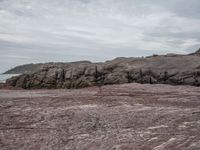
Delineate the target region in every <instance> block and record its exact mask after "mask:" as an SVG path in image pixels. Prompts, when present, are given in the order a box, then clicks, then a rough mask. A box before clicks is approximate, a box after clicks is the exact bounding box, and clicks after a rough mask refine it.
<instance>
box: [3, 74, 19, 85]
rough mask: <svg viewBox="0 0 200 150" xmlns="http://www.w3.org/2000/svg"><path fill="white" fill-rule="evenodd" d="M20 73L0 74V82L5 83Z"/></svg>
mask: <svg viewBox="0 0 200 150" xmlns="http://www.w3.org/2000/svg"><path fill="white" fill-rule="evenodd" d="M18 75H19V74H0V83H5V82H6V80H7V79H9V78H11V77H14V76H18Z"/></svg>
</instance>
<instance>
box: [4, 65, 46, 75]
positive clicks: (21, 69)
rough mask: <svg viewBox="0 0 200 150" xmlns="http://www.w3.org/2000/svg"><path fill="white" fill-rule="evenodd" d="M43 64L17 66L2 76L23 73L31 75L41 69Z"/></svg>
mask: <svg viewBox="0 0 200 150" xmlns="http://www.w3.org/2000/svg"><path fill="white" fill-rule="evenodd" d="M42 65H43V64H41V63H40V64H26V65H21V66H17V67H15V68H12V69H10V70H8V71H6V72H5V73H4V74H23V73H33V72H35V71H37V70H39V69H40V68H41V67H42Z"/></svg>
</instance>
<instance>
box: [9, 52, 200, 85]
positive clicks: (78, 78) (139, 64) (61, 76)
mask: <svg viewBox="0 0 200 150" xmlns="http://www.w3.org/2000/svg"><path fill="white" fill-rule="evenodd" d="M133 82H136V83H150V84H173V85H194V86H199V85H200V57H199V55H163V56H151V57H146V58H116V59H114V60H111V61H107V62H105V63H91V62H88V61H80V62H72V63H48V64H45V65H43V66H42V67H41V68H40V69H39V70H37V71H36V72H33V73H29V74H22V75H20V76H17V77H13V78H11V79H8V80H7V82H6V83H7V84H9V85H12V86H14V87H21V88H25V89H40V88H69V89H70V88H83V87H88V86H96V85H98V86H101V85H106V84H122V83H133Z"/></svg>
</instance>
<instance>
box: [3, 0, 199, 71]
mask: <svg viewBox="0 0 200 150" xmlns="http://www.w3.org/2000/svg"><path fill="white" fill-rule="evenodd" d="M180 6H181V7H180ZM199 8H200V1H199V0H190V1H188V0H168V1H161V0H151V1H150V0H123V1H122V0H56V1H55V0H42V1H41V0H32V1H30V0H1V1H0V53H1V55H0V59H1V65H0V71H1V70H2V69H1V68H5V67H2V66H6V65H7V66H10V65H12V64H13V65H16V64H21V63H28V61H31V62H42V61H45V62H47V61H74V60H80V59H89V60H92V61H104V60H106V59H111V58H113V57H117V56H142V55H144V56H146V55H150V54H152V53H158V54H161V53H162V54H163V53H169V52H177V53H186V52H188V49H190V48H191V49H192V48H196V47H197V46H198V44H200V36H199V33H200V29H199V24H200V19H199V15H200V14H199ZM194 45H195V47H193V46H194ZM190 51H191V50H190ZM20 56H21V57H20ZM11 58H12V59H11ZM26 58H28V59H26ZM8 60H9V61H8ZM2 64H3V65H2ZM9 64H10V65H9Z"/></svg>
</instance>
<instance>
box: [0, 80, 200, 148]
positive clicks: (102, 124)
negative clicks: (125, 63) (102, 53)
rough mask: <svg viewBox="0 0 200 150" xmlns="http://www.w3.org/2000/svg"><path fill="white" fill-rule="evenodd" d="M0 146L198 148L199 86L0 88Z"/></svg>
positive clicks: (199, 129) (127, 85)
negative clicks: (71, 88) (65, 88)
mask: <svg viewBox="0 0 200 150" xmlns="http://www.w3.org/2000/svg"><path fill="white" fill-rule="evenodd" d="M0 149H1V150H15V149H17V150H18V149H20V150H39V149H42V150H47V149H48V150H112V149H113V150H199V149H200V88H198V87H191V86H170V85H145V84H144V85H142V84H136V83H134V84H123V85H109V86H103V87H101V88H98V87H91V88H85V89H80V90H64V89H62V90H6V89H5V90H3V89H1V90H0Z"/></svg>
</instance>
